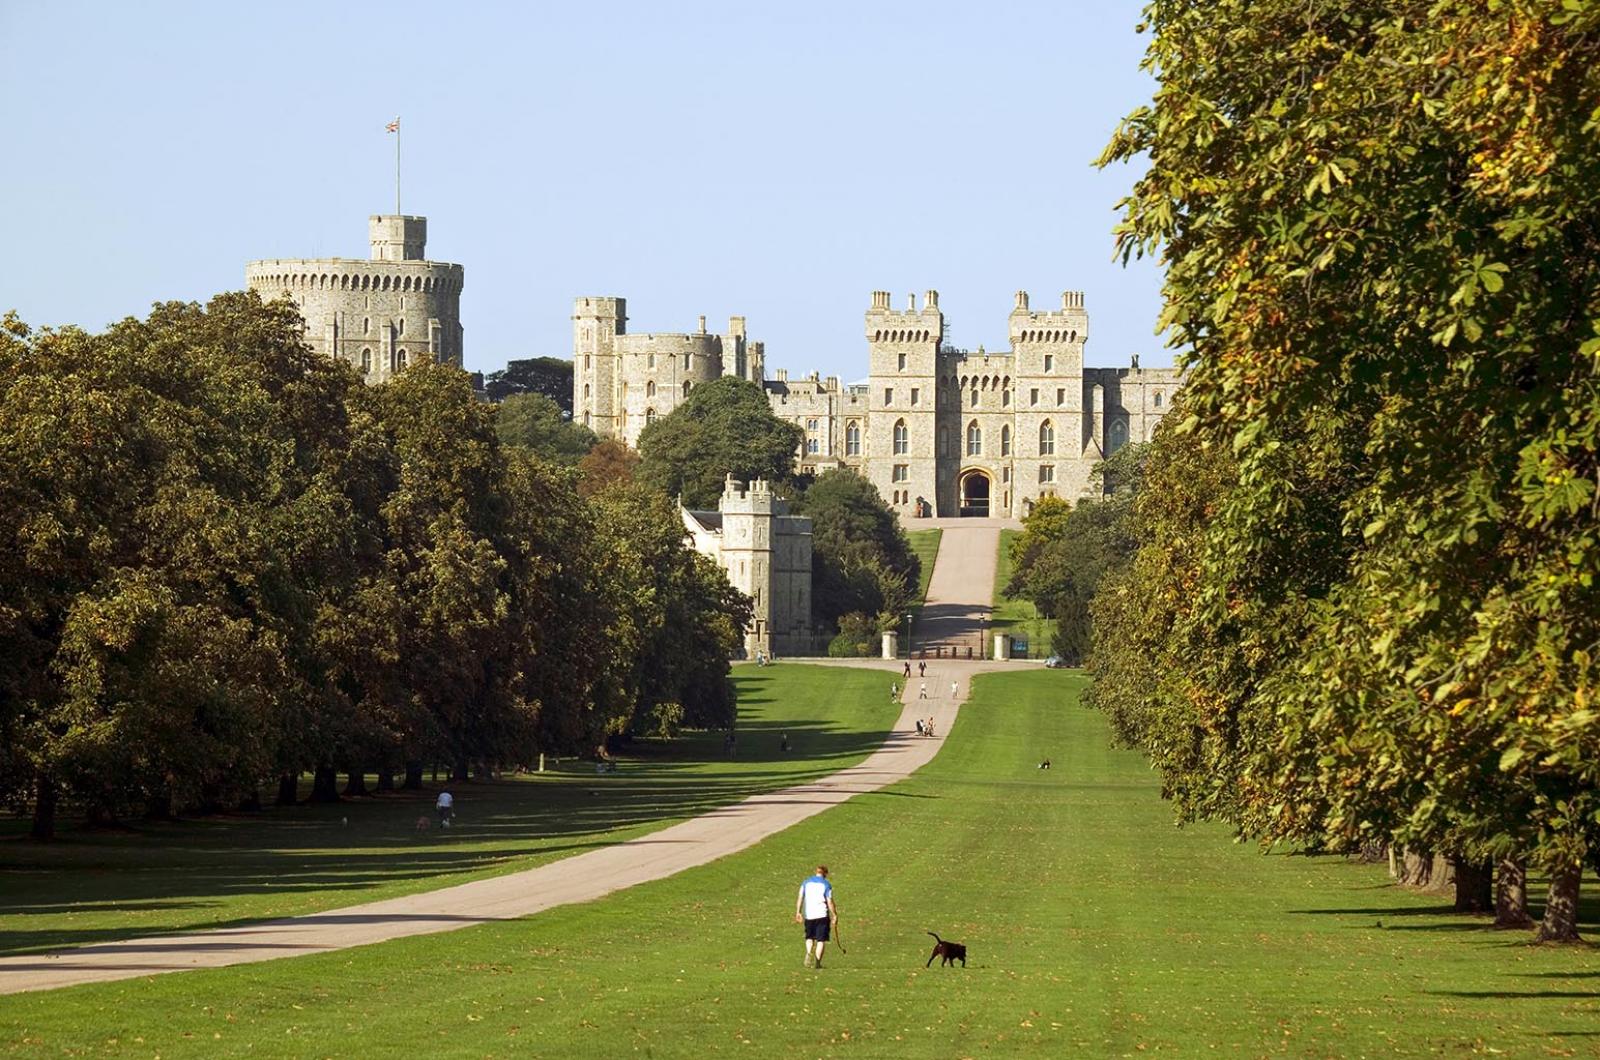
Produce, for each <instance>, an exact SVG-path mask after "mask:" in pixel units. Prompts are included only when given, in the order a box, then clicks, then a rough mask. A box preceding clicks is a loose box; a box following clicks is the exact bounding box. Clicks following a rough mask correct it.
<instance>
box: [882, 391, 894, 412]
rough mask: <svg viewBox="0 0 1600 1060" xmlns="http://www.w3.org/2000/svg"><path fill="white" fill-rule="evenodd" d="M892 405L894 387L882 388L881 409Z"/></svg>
mask: <svg viewBox="0 0 1600 1060" xmlns="http://www.w3.org/2000/svg"><path fill="white" fill-rule="evenodd" d="M893 404H894V387H892V386H886V387H884V388H883V407H884V408H888V407H889V406H890V405H893Z"/></svg>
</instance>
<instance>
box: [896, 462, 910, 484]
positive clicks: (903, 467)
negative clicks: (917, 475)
mask: <svg viewBox="0 0 1600 1060" xmlns="http://www.w3.org/2000/svg"><path fill="white" fill-rule="evenodd" d="M894 480H895V481H896V482H909V481H910V480H911V467H910V465H909V464H896V465H895V466H894Z"/></svg>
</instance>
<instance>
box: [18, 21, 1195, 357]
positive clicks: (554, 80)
mask: <svg viewBox="0 0 1600 1060" xmlns="http://www.w3.org/2000/svg"><path fill="white" fill-rule="evenodd" d="M1138 13H1139V10H1138V4H1137V2H1135V0H1110V2H1106V3H1086V2H1082V0H1062V2H1054V3H1052V2H1035V3H1005V2H990V3H983V4H979V3H937V2H923V3H871V2H867V0H861V2H857V3H835V2H832V0H827V2H817V0H808V2H805V3H789V4H783V5H773V4H767V3H760V2H751V0H743V2H730V3H695V2H686V3H663V2H653V3H645V2H639V3H626V4H601V3H592V4H573V3H564V4H550V5H544V4H515V5H513V4H509V3H508V4H488V3H471V4H468V3H439V2H437V0H436V2H432V3H420V4H419V3H408V2H400V0H393V2H386V3H362V2H345V3H328V2H318V3H298V2H281V3H270V4H231V3H229V4H222V3H215V2H211V3H198V2H196V3H181V4H180V3H159V2H157V3H137V4H134V3H122V2H113V0H103V2H101V3H95V4H89V3H79V2H57V0H0V130H3V135H4V141H3V142H4V146H5V149H6V151H5V153H6V155H7V159H6V161H5V163H4V164H3V165H0V203H4V204H5V207H6V217H5V224H4V227H3V229H0V231H3V232H4V236H3V237H0V310H3V309H5V308H15V309H17V310H18V311H19V312H20V313H21V314H22V316H23V318H24V319H25V320H27V321H28V322H29V323H32V324H36V325H37V324H59V323H67V322H71V323H78V324H82V325H84V326H86V327H90V328H99V327H101V326H103V325H105V324H106V323H108V322H110V321H112V320H115V319H118V318H120V317H123V316H126V315H129V314H143V313H144V312H146V311H147V310H148V308H149V305H150V303H151V302H154V301H158V300H165V299H195V300H204V299H205V298H207V297H208V296H209V295H211V294H212V293H214V292H216V291H221V290H227V289H232V288H237V287H240V286H242V285H243V282H244V280H243V277H244V264H245V262H246V261H247V260H249V259H252V258H264V257H311V256H319V255H326V256H343V257H365V256H366V253H367V249H366V218H367V216H368V215H369V214H373V213H387V212H391V211H392V210H393V209H394V186H393V182H394V172H393V148H394V140H393V137H390V136H387V135H386V134H385V133H384V128H383V127H384V124H385V123H386V122H387V121H388V120H389V119H391V118H393V117H394V116H396V115H399V116H400V118H401V122H402V126H403V132H402V135H403V137H404V140H403V144H402V147H403V151H404V159H403V162H404V172H403V179H404V203H403V206H404V209H405V211H406V212H407V213H419V214H425V215H426V216H427V217H428V227H429V245H428V256H429V257H430V258H433V259H435V260H443V261H454V262H460V263H461V264H462V265H464V266H465V267H466V290H465V293H464V294H463V296H462V317H463V322H464V325H465V328H466V351H467V365H468V367H469V368H475V369H482V370H492V369H494V368H497V367H500V366H501V365H503V364H504V363H505V361H506V360H507V359H509V358H513V357H525V356H536V355H555V356H562V357H570V356H571V352H572V351H571V324H570V321H569V317H570V314H571V306H572V299H573V298H574V297H575V296H578V295H584V294H611V295H622V296H624V297H626V298H627V299H628V308H629V316H630V330H634V331H691V330H693V329H694V327H695V323H696V317H697V316H698V315H699V314H702V313H704V314H706V316H707V317H708V318H709V325H710V326H711V327H712V328H713V330H717V329H720V328H722V327H724V326H725V325H726V322H727V318H728V316H729V315H730V314H743V315H745V316H746V317H747V318H748V319H749V328H750V332H751V335H752V336H753V337H754V338H758V339H762V340H764V341H765V342H766V344H767V363H768V366H769V370H770V369H772V368H779V367H784V368H789V369H790V370H792V371H796V372H801V371H809V370H812V369H816V370H820V371H822V372H823V374H837V375H840V376H842V377H844V378H846V379H854V378H857V377H859V376H862V375H864V374H865V344H864V341H863V338H862V313H863V312H864V311H865V309H866V307H867V305H868V298H869V292H870V291H872V290H874V289H887V290H890V291H893V292H895V295H894V297H895V304H896V305H900V304H903V303H904V299H905V295H906V293H907V292H910V291H916V292H918V293H919V295H920V293H921V292H922V291H923V290H925V289H927V288H930V287H931V288H936V289H938V290H939V291H940V293H941V306H942V308H943V309H944V311H945V316H946V320H947V323H948V326H949V328H950V332H951V337H952V338H953V340H954V341H955V342H957V343H958V344H959V345H962V346H965V347H968V348H974V349H975V348H976V347H977V346H978V345H979V344H980V343H981V344H983V345H985V346H987V347H989V348H990V349H1005V348H1006V347H1007V343H1006V330H1005V318H1006V314H1007V313H1008V312H1009V311H1010V308H1011V296H1012V293H1013V292H1014V291H1016V290H1017V289H1019V288H1023V289H1026V290H1028V291H1030V292H1031V293H1032V295H1033V298H1034V305H1035V306H1036V307H1039V306H1049V305H1056V304H1058V300H1059V296H1060V292H1061V291H1062V290H1065V289H1069V288H1070V289H1082V290H1084V291H1085V292H1086V293H1087V306H1088V310H1089V315H1090V340H1089V347H1088V357H1087V359H1088V361H1089V363H1091V364H1100V365H1113V364H1125V363H1127V358H1128V355H1129V354H1130V353H1132V352H1138V353H1140V354H1141V355H1142V358H1143V360H1142V363H1145V364H1151V365H1154V364H1169V363H1170V362H1171V357H1170V355H1169V354H1168V352H1167V351H1165V350H1163V349H1161V343H1160V340H1159V339H1158V338H1157V337H1156V336H1155V335H1154V334H1153V333H1152V327H1153V324H1154V321H1155V318H1156V315H1157V312H1158V309H1159V297H1158V290H1159V276H1158V273H1157V271H1156V268H1155V266H1154V264H1153V263H1151V262H1143V263H1135V264H1134V265H1133V266H1131V267H1129V268H1127V269H1124V268H1122V266H1120V265H1119V264H1117V263H1115V262H1114V261H1113V260H1112V240H1111V235H1110V232H1111V227H1112V225H1113V224H1114V223H1115V220H1116V217H1115V213H1114V209H1113V207H1114V205H1115V203H1116V201H1117V199H1118V198H1120V197H1121V195H1122V194H1123V193H1124V192H1125V191H1126V189H1127V187H1128V186H1129V184H1130V182H1131V180H1132V176H1133V174H1132V172H1131V171H1130V170H1128V169H1127V168H1124V167H1117V168H1115V169H1112V170H1108V171H1105V172H1099V171H1096V170H1095V169H1094V168H1093V166H1092V162H1093V160H1094V158H1095V157H1096V156H1097V155H1098V154H1099V152H1100V149H1101V147H1102V146H1103V145H1104V144H1105V142H1106V139H1107V137H1108V135H1109V134H1110V132H1111V130H1112V129H1113V127H1114V126H1115V124H1116V121H1117V119H1118V118H1119V117H1120V116H1121V115H1123V114H1124V113H1126V112H1127V111H1129V110H1131V109H1132V108H1134V107H1135V106H1138V105H1139V104H1141V103H1143V102H1145V101H1146V100H1148V98H1149V96H1150V93H1151V88H1152V85H1151V83H1150V81H1149V80H1148V79H1147V78H1146V77H1145V76H1144V75H1142V74H1141V73H1140V72H1139V70H1138V69H1137V64H1138V60H1139V57H1140V55H1141V54H1142V50H1143V46H1142V41H1141V39H1140V38H1139V37H1137V36H1136V35H1135V33H1134V25H1135V23H1136V22H1137V21H1138Z"/></svg>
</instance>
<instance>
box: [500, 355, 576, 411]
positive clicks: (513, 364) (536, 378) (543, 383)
mask: <svg viewBox="0 0 1600 1060" xmlns="http://www.w3.org/2000/svg"><path fill="white" fill-rule="evenodd" d="M572 372H573V367H572V362H571V361H569V360H566V359H565V358H562V357H529V358H527V359H525V360H520V361H508V362H506V366H505V367H504V368H502V369H500V370H499V371H498V372H490V373H489V374H488V375H487V376H485V377H484V380H483V391H484V393H485V394H486V395H487V396H488V398H489V400H490V401H496V402H499V401H505V400H506V399H507V398H511V397H515V396H516V395H518V394H542V395H544V396H545V397H547V398H549V399H550V400H551V401H554V402H555V403H556V405H557V406H559V407H560V409H561V411H562V413H563V415H564V417H565V418H566V419H568V420H570V419H572Z"/></svg>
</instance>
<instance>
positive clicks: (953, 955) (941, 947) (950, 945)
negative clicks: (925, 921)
mask: <svg viewBox="0 0 1600 1060" xmlns="http://www.w3.org/2000/svg"><path fill="white" fill-rule="evenodd" d="M928 934H930V935H933V941H934V947H933V953H932V954H931V955H930V956H929V957H928V963H927V964H924V965H923V967H924V968H931V967H932V966H933V958H934V957H943V958H944V960H942V961H940V962H939V967H941V968H943V967H944V966H945V965H947V964H954V963H955V962H956V961H960V962H961V967H963V968H965V967H966V966H967V948H966V947H965V946H963V945H962V944H961V943H959V942H946V941H945V940H944V939H942V938H940V937H939V936H938V935H934V934H933V932H931V931H930V932H928Z"/></svg>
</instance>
